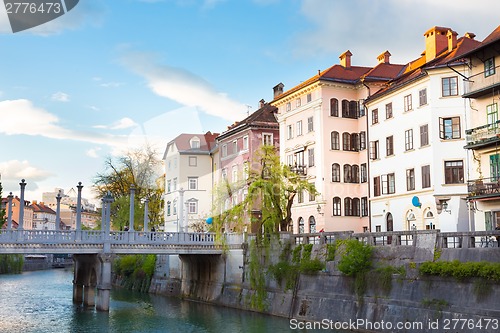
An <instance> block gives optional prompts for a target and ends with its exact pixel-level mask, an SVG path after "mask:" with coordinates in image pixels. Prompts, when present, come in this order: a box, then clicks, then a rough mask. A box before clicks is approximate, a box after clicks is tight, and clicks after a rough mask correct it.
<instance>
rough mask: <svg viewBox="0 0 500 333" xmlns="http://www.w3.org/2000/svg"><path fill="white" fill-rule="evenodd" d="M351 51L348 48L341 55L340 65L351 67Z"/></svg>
mask: <svg viewBox="0 0 500 333" xmlns="http://www.w3.org/2000/svg"><path fill="white" fill-rule="evenodd" d="M351 56H352V53H351V51H349V50H347V51H345V52H344V53H342V54H341V55H340V56H339V59H340V65H341V66H342V67H344V68H351Z"/></svg>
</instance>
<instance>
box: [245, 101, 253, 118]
mask: <svg viewBox="0 0 500 333" xmlns="http://www.w3.org/2000/svg"><path fill="white" fill-rule="evenodd" d="M246 106H247V117H248V116H249V115H250V109H251V108H252V106H251V105H248V104H246Z"/></svg>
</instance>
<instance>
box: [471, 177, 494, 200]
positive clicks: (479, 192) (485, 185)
mask: <svg viewBox="0 0 500 333" xmlns="http://www.w3.org/2000/svg"><path fill="white" fill-rule="evenodd" d="M467 191H468V192H469V196H468V198H469V199H492V198H500V179H499V178H495V177H492V178H483V179H473V180H469V181H467Z"/></svg>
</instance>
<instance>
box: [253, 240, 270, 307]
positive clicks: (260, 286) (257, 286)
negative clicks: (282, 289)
mask: <svg viewBox="0 0 500 333" xmlns="http://www.w3.org/2000/svg"><path fill="white" fill-rule="evenodd" d="M249 249H250V261H249V263H248V270H249V278H250V287H251V288H252V289H253V290H254V291H255V292H254V293H253V294H252V295H251V298H250V306H251V307H252V308H253V309H256V310H258V311H264V310H265V309H266V296H267V292H266V286H265V282H266V280H265V276H264V272H263V270H262V268H261V267H262V265H261V261H260V259H261V258H262V257H264V256H262V247H260V246H257V245H256V241H255V240H252V241H251V242H250V247H249Z"/></svg>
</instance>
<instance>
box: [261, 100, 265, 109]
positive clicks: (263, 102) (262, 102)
mask: <svg viewBox="0 0 500 333" xmlns="http://www.w3.org/2000/svg"><path fill="white" fill-rule="evenodd" d="M265 104H266V101H265V100H264V99H261V100H260V101H259V109H261V108H263V107H264V105H265Z"/></svg>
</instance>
